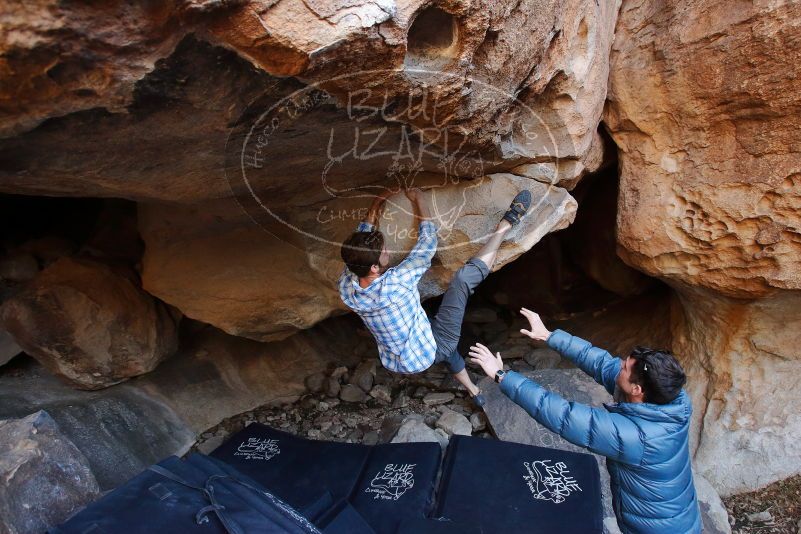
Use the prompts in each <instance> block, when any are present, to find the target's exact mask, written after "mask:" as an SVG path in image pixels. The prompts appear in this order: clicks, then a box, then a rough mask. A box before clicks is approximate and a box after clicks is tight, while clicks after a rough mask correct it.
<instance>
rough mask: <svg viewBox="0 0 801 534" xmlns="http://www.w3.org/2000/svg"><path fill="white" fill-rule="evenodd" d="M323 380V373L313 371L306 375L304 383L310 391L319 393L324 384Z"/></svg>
mask: <svg viewBox="0 0 801 534" xmlns="http://www.w3.org/2000/svg"><path fill="white" fill-rule="evenodd" d="M325 380H326V377H325V373H315V374H313V375H309V376H307V377H306V380H304V384H305V385H306V389H308V390H309V391H310V392H311V393H320V392H321V391H322V390H323V387H324V385H325Z"/></svg>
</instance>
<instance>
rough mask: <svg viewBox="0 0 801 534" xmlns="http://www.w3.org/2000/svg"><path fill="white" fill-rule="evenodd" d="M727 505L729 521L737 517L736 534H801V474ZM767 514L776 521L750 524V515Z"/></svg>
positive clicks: (735, 497)
mask: <svg viewBox="0 0 801 534" xmlns="http://www.w3.org/2000/svg"><path fill="white" fill-rule="evenodd" d="M723 502H724V504H725V505H726V510H727V511H728V512H729V518H730V519H729V521H730V522H731V518H734V526H733V527H732V532H733V533H734V534H752V533H753V534H757V533H759V534H774V533H775V534H801V475H798V476H795V477H791V478H788V479H785V480H782V481H779V482H776V483H775V484H771V485H770V486H768V487H766V488H763V489H761V490H759V491H753V492H751V493H743V494H741V495H735V496H734V497H729V498H728V499H724V500H723ZM765 511H767V512H768V513H770V515H771V518H772V521H767V522H763V521H749V519H748V515H749V514H755V513H759V512H765Z"/></svg>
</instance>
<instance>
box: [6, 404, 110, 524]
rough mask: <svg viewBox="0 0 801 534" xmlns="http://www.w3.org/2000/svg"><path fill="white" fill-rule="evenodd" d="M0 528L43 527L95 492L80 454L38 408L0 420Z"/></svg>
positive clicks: (93, 483)
mask: <svg viewBox="0 0 801 534" xmlns="http://www.w3.org/2000/svg"><path fill="white" fill-rule="evenodd" d="M0 479H1V480H2V481H3V483H2V484H0V530H2V531H3V532H9V533H17V532H20V533H21V532H44V531H46V530H47V529H48V528H50V527H52V526H56V525H58V524H60V523H61V522H63V521H64V520H66V519H67V518H68V517H69V516H70V515H71V514H72V513H73V512H76V511H77V510H79V509H80V508H82V507H83V506H85V505H86V504H88V503H89V502H91V501H93V500H94V499H96V498H97V497H98V496H99V494H100V489H99V487H98V485H97V481H96V480H95V477H94V475H93V474H92V471H91V469H90V468H89V464H88V462H87V460H86V457H85V456H84V455H83V453H81V451H80V450H78V448H77V447H76V446H75V445H74V444H73V443H72V442H71V441H70V440H69V439H68V438H67V437H66V436H65V435H64V434H62V433H61V430H60V429H59V427H58V425H57V424H56V422H55V421H53V419H52V418H51V417H50V416H49V415H48V414H47V412H44V411H39V412H36V413H33V414H31V415H29V416H27V417H24V418H21V419H0Z"/></svg>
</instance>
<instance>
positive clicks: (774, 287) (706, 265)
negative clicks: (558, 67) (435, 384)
mask: <svg viewBox="0 0 801 534" xmlns="http://www.w3.org/2000/svg"><path fill="white" fill-rule="evenodd" d="M799 16H801V6H799V5H798V4H795V3H780V4H776V5H770V6H768V5H763V4H745V3H743V4H738V7H737V9H732V4H731V3H730V2H725V1H722V0H703V1H700V2H695V3H691V4H686V5H684V6H683V7H682V8H681V9H677V8H676V6H674V5H668V4H664V3H660V2H657V1H652V0H631V1H627V2H626V3H625V5H624V7H623V8H622V10H621V14H620V19H619V21H618V26H617V32H616V38H615V44H614V49H613V54H612V58H611V63H612V64H611V72H610V89H609V91H610V92H609V105H608V107H607V112H606V115H605V119H604V120H605V123H606V124H607V127H608V129H609V131H610V133H611V134H612V137H613V138H614V140H615V142H616V144H617V145H618V147H619V158H620V170H621V177H620V198H619V202H618V219H617V222H618V228H617V239H618V243H619V249H618V250H619V253H620V254H621V256H622V257H623V259H624V260H625V261H626V262H627V263H629V264H630V265H632V266H634V267H636V268H638V269H640V270H642V271H645V272H646V273H648V274H651V275H653V276H658V277H660V278H662V279H663V280H665V281H667V282H668V283H669V284H671V286H672V287H674V288H675V289H676V291H677V292H678V301H677V304H678V305H677V306H675V307H674V309H673V319H672V325H673V328H672V330H673V332H672V337H673V340H674V349H675V351H676V352H677V354H678V355H679V356H680V358H681V361H682V363H683V364H684V366H685V368H686V369H687V371H688V389H689V390H690V391H691V392H692V394H693V404H694V410H695V411H694V416H695V419H694V436H693V438H694V439H693V445H694V447H695V449H694V450H695V459H696V461H697V464H698V465H697V467H698V469H699V470H700V472H701V473H702V474H703V475H704V476H705V477H706V478H707V479H708V480H709V482H710V483H711V484H712V485H713V486H714V487H715V488H716V489H717V490H718V491H720V492H721V494H722V495H724V496H725V495H729V494H731V493H734V492H740V491H745V490H748V489H755V488H757V487H760V486H763V485H766V484H768V483H770V482H773V481H775V480H777V479H780V478H783V477H787V476H789V475H791V474H795V473H798V472H799V471H800V470H801V461H799V460H801V451H799V449H798V443H799V436H801V420H799V418H798V415H797V410H796V409H795V408H796V407H797V406H798V404H799V402H801V396H799V393H798V392H799V388H798V387H797V385H798V382H797V378H796V377H797V376H799V373H801V357H800V356H799V353H798V350H797V347H798V339H797V332H798V331H799V330H798V324H799V316H798V309H799V308H798V303H799V294H800V293H799V290H801V263H799V261H798V257H799V254H801V209H799V206H801V178H800V177H799V176H800V175H799V172H801V159H799V156H798V151H797V150H795V149H794V148H792V147H794V146H797V145H798V143H799V140H801V136H800V135H799V130H798V128H797V125H796V121H795V117H796V116H797V115H798V113H799V110H801V95H799V92H798V91H796V90H795V86H794V83H793V76H792V75H791V76H788V75H787V73H794V72H796V71H797V70H798V64H799V47H798V44H797V39H796V36H797V33H798V32H797V27H796V26H797V24H796V22H795V21H797V20H798V19H799ZM766 392H769V393H766ZM768 399H769V400H768Z"/></svg>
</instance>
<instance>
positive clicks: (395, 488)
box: [364, 464, 417, 501]
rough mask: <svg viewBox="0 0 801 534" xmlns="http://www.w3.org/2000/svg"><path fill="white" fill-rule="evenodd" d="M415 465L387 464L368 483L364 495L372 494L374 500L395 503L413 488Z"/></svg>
mask: <svg viewBox="0 0 801 534" xmlns="http://www.w3.org/2000/svg"><path fill="white" fill-rule="evenodd" d="M416 465H417V464H387V465H386V467H384V470H383V471H379V472H378V473H377V474H376V475H375V476H374V477H373V480H372V481H371V482H370V487H369V488H367V489H365V490H364V492H365V493H372V494H374V495H375V498H376V499H385V500H389V501H397V500H398V499H400V498H401V496H402V495H403V494H404V493H406V491H407V490H408V489H410V488H412V487H413V486H414V467H415V466H416Z"/></svg>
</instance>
